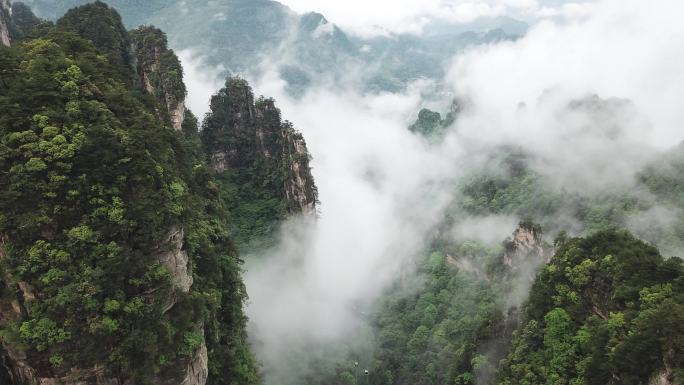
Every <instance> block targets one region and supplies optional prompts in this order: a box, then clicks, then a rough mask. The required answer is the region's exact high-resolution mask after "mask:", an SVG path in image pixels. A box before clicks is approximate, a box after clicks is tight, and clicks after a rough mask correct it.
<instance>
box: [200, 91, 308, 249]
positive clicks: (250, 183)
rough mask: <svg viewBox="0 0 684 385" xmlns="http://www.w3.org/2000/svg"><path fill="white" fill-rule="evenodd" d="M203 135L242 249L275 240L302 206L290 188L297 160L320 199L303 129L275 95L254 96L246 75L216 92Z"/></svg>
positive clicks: (231, 227)
mask: <svg viewBox="0 0 684 385" xmlns="http://www.w3.org/2000/svg"><path fill="white" fill-rule="evenodd" d="M200 137H201V141H202V145H203V148H204V152H205V153H206V154H207V155H208V157H209V162H210V163H211V164H212V166H213V168H214V169H215V170H217V171H218V172H217V174H218V175H217V177H218V179H219V180H220V181H221V184H222V198H223V201H224V203H225V205H226V207H227V209H228V212H229V215H230V223H231V224H230V230H231V235H232V237H233V239H234V240H235V242H236V244H237V246H238V248H239V249H241V250H250V251H253V250H255V249H260V248H265V247H268V246H270V245H272V244H273V242H274V238H275V237H274V235H275V234H274V231H275V229H276V228H277V227H278V225H279V222H280V221H282V220H284V219H285V218H286V217H287V215H288V214H289V213H293V212H297V210H298V209H299V208H298V207H297V206H296V205H295V202H293V201H292V200H291V199H288V198H287V191H286V185H287V183H288V181H289V180H291V179H292V178H294V176H293V173H294V171H293V169H294V167H293V166H292V164H293V162H298V163H299V167H298V169H299V173H300V174H302V175H304V176H303V178H304V179H305V183H306V186H305V187H304V189H305V190H306V191H305V193H306V194H307V199H308V200H309V201H311V202H315V201H316V199H317V191H316V186H315V185H314V184H313V177H312V176H311V173H310V170H309V158H308V153H304V154H302V153H301V152H299V150H300V148H305V144H304V141H303V138H302V137H301V134H299V133H297V132H296V131H295V130H294V128H293V127H292V125H291V124H290V123H289V122H287V121H285V122H283V121H282V119H281V116H280V110H278V109H277V108H276V107H275V102H274V101H273V99H266V98H263V97H261V98H258V99H257V100H254V96H253V94H252V89H251V87H250V86H249V84H248V83H247V81H245V80H244V79H240V78H229V79H227V80H226V86H225V88H222V89H221V90H219V91H218V93H217V94H216V95H214V96H213V97H212V99H211V112H210V113H209V114H207V116H206V118H205V119H204V122H203V124H202V131H201V134H200ZM295 141H296V142H297V143H295ZM298 145H301V147H299V146H298Z"/></svg>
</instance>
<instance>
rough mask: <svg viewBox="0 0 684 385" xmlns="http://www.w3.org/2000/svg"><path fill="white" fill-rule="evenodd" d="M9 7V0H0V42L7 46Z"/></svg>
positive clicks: (8, 38) (8, 44) (9, 41)
mask: <svg viewBox="0 0 684 385" xmlns="http://www.w3.org/2000/svg"><path fill="white" fill-rule="evenodd" d="M10 18H11V7H10V2H9V0H0V44H1V45H4V46H6V47H9V46H10V44H11V39H10V20H11V19H10Z"/></svg>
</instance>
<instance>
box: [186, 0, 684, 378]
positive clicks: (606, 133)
mask: <svg viewBox="0 0 684 385" xmlns="http://www.w3.org/2000/svg"><path fill="white" fill-rule="evenodd" d="M582 10H583V11H582V12H575V13H573V12H570V11H568V12H567V13H568V15H567V17H566V19H564V20H563V21H557V20H554V19H549V20H546V21H542V22H540V23H538V24H537V25H535V26H534V27H533V28H532V29H531V30H530V31H529V32H528V34H527V35H526V36H525V37H523V38H521V39H518V40H517V41H506V42H500V43H497V44H492V45H487V46H479V47H473V48H471V49H469V50H468V51H466V52H463V53H461V54H459V55H457V56H456V57H454V59H453V61H452V62H451V63H450V67H449V68H448V73H449V75H448V76H447V78H445V79H443V80H442V81H441V82H440V83H441V84H442V85H446V86H447V88H448V89H449V90H451V91H452V92H453V95H454V96H455V98H457V99H458V100H467V101H468V103H467V108H465V109H464V110H463V111H462V112H461V113H460V115H459V117H458V119H457V120H456V122H455V124H454V125H452V126H451V127H449V129H448V132H447V134H446V137H445V138H444V139H443V140H442V141H441V142H439V143H436V144H434V143H432V144H431V143H428V142H426V141H425V140H423V139H422V138H420V137H418V136H416V135H413V134H412V133H410V132H409V131H408V130H407V127H408V126H409V125H410V124H411V123H412V122H413V121H414V120H415V118H416V115H417V111H418V110H419V109H420V108H421V107H423V106H425V104H426V103H427V102H426V100H428V99H431V97H434V95H431V94H430V93H431V90H432V89H434V84H431V83H430V82H425V81H419V82H416V83H414V84H412V85H411V86H409V87H408V88H407V90H406V91H404V92H402V93H368V92H363V91H361V90H360V89H359V88H358V87H356V84H357V78H356V77H355V76H352V77H350V79H348V81H347V86H346V87H341V86H339V82H338V83H336V85H335V86H332V84H331V83H329V82H326V81H325V79H318V80H314V82H313V86H312V87H311V88H310V89H309V90H308V91H307V92H306V93H305V94H304V95H303V96H302V97H300V98H293V97H292V96H291V95H290V94H289V93H288V92H287V89H286V88H287V87H286V82H285V81H284V80H282V79H280V77H279V75H278V71H277V70H276V69H275V66H270V65H269V63H273V62H277V60H275V59H273V60H270V59H269V60H266V61H265V62H264V64H263V65H262V66H263V67H264V71H260V73H261V75H262V76H261V77H259V78H256V79H249V80H250V81H251V82H252V84H253V86H254V88H255V91H256V93H257V94H264V95H267V96H271V97H274V98H275V99H276V101H277V105H278V107H279V108H280V109H281V110H282V112H283V116H284V118H286V119H288V120H290V121H292V122H293V123H294V125H295V127H296V128H297V129H299V130H300V131H301V132H302V133H303V135H304V137H305V138H306V141H307V145H308V148H309V150H310V152H311V154H312V156H313V161H312V166H313V174H314V177H315V180H316V184H317V186H318V190H319V194H320V200H321V205H320V208H319V211H320V215H319V218H318V219H317V220H307V219H305V218H293V219H292V220H290V221H289V222H288V223H286V224H284V225H283V227H282V229H281V232H280V236H279V242H278V244H277V246H276V247H275V248H274V249H272V250H268V251H267V252H265V253H263V255H258V256H253V257H250V258H248V262H247V264H246V266H245V269H246V273H245V281H246V284H247V288H248V292H249V295H250V300H249V304H248V308H247V312H248V315H249V318H250V335H251V338H252V339H253V344H254V348H255V351H256V353H257V356H258V359H259V360H260V362H262V364H263V369H264V373H265V376H266V383H267V384H274V383H277V382H279V381H281V380H283V379H287V381H290V380H291V381H296V380H297V379H298V378H302V377H304V376H306V373H305V369H303V368H305V367H307V364H306V362H314V361H315V360H316V359H317V358H319V357H320V356H321V354H325V353H324V351H325V350H326V349H325V348H324V347H326V346H327V347H329V348H328V350H331V351H335V349H337V348H339V347H342V346H344V347H345V348H346V349H348V350H352V351H357V352H360V351H364V352H366V353H367V354H370V353H368V352H370V351H372V342H371V341H372V330H371V328H370V325H369V324H368V315H369V314H370V312H371V311H372V307H373V305H374V304H375V303H376V301H377V300H378V299H379V298H380V297H381V295H382V293H383V291H384V290H386V289H387V288H388V287H390V285H391V284H392V283H394V282H396V281H397V279H398V278H400V277H404V276H407V275H411V274H412V271H413V266H414V261H415V260H416V258H417V257H418V256H419V255H420V254H421V253H424V252H425V251H426V248H427V247H428V244H429V241H430V240H431V238H432V237H433V236H434V235H435V231H436V228H437V227H438V226H439V225H440V223H441V222H442V220H443V215H444V211H445V209H446V208H447V207H448V206H449V205H453V204H454V201H455V200H458V199H460V198H459V196H458V194H456V192H455V186H457V185H458V183H459V182H460V181H461V180H462V178H463V177H465V176H466V175H468V173H469V172H470V171H472V170H477V169H481V168H483V167H487V165H488V164H489V162H490V159H491V158H492V156H493V155H496V153H497V152H499V151H501V148H502V147H503V146H512V147H515V148H519V149H521V150H522V151H523V152H525V153H526V154H528V155H529V158H530V159H531V161H530V167H532V168H533V169H534V170H535V171H536V172H538V173H539V174H540V175H542V176H543V177H544V178H545V180H546V181H547V182H548V183H549V184H551V185H553V186H554V188H557V189H559V190H562V191H569V192H573V193H580V194H585V195H586V196H593V195H597V194H601V193H604V192H606V191H610V190H616V189H630V188H633V186H634V185H635V174H636V173H637V172H639V171H640V170H641V169H642V168H643V167H644V165H646V164H647V163H648V162H650V161H652V160H653V159H654V158H655V157H656V156H657V155H658V154H660V153H661V152H662V151H663V150H665V149H667V148H670V147H673V146H675V145H677V144H678V143H679V142H680V141H681V140H682V139H683V138H684V131H682V129H681V123H680V122H682V121H684V109H682V108H681V106H680V105H681V101H682V100H684V74H682V71H681V63H684V30H683V29H681V28H677V26H678V25H679V23H680V22H681V21H680V19H681V15H682V14H684V3H681V2H679V1H675V0H668V1H663V2H659V3H658V5H657V6H653V4H647V3H645V2H642V1H636V0H627V1H625V0H619V1H618V0H605V1H599V2H595V3H591V5H586V6H584V7H583V8H582ZM538 11H539V12H542V11H541V10H538ZM547 12H549V13H551V11H548V10H547ZM180 56H181V58H182V60H183V64H184V67H185V69H186V82H187V83H188V87H189V99H190V106H191V108H192V109H193V110H195V112H198V113H199V115H200V116H201V115H203V113H204V112H206V110H207V109H206V107H203V106H206V105H207V100H208V95H209V94H210V93H211V92H215V90H216V89H218V87H219V85H220V84H221V82H220V81H217V79H218V74H219V73H221V69H220V68H213V69H212V68H206V67H202V64H201V63H202V61H201V58H200V57H198V56H196V55H193V53H192V52H190V51H184V52H181V53H180ZM270 67H272V68H270ZM357 70H358V68H353V69H350V71H349V73H352V74H356V73H357ZM626 79H628V80H627V81H626ZM208 90H212V91H211V92H209V93H207V91H208ZM444 102H445V103H444V105H448V103H449V102H450V100H445V101H444ZM665 212H666V209H663V208H660V207H656V208H649V209H648V210H647V211H646V212H643V213H636V214H634V216H633V217H631V218H630V219H629V223H628V224H627V225H628V227H629V228H631V229H632V230H634V231H636V232H637V233H639V232H641V233H642V234H645V233H646V232H647V231H648V230H649V227H651V226H653V225H654V223H655V224H656V225H658V226H666V225H667V224H669V223H672V222H673V221H674V220H675V219H674V216H673V214H672V213H670V214H668V215H665V216H663V213H665ZM519 220H520V218H517V217H515V216H510V215H506V216H493V217H478V216H472V215H469V214H467V213H465V212H463V213H460V215H458V216H457V217H456V222H457V223H456V224H455V225H454V226H453V228H452V229H451V231H450V232H449V236H450V237H451V238H452V241H454V242H458V241H464V240H469V239H474V240H480V241H483V242H486V243H493V244H495V243H499V242H501V241H502V240H503V238H505V236H506V235H509V234H511V232H512V231H513V230H514V228H515V225H516V224H517V222H518V221H519ZM556 221H557V224H558V227H559V228H565V229H567V230H569V231H570V232H571V233H575V234H576V233H580V232H581V231H582V230H583V229H582V228H581V225H579V224H577V223H573V220H572V218H571V215H570V214H567V215H565V214H564V213H560V214H559V216H558V218H556ZM526 284H527V283H526ZM521 285H522V284H521ZM515 292H516V293H518V292H519V291H515ZM516 295H517V294H516ZM520 301H521V300H519V299H516V302H520ZM338 353H339V352H338ZM331 354H335V353H331ZM339 359H340V360H345V359H349V357H346V356H345V354H343V353H340V354H339ZM307 360H309V361H307ZM293 361H298V363H293ZM369 364H370V363H369V362H362V365H369ZM287 381H285V382H287Z"/></svg>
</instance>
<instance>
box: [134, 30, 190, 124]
mask: <svg viewBox="0 0 684 385" xmlns="http://www.w3.org/2000/svg"><path fill="white" fill-rule="evenodd" d="M131 40H132V43H131V44H132V47H131V50H132V51H133V55H132V56H133V64H134V67H135V69H136V72H137V74H138V78H139V79H138V80H139V82H140V84H141V86H142V88H143V89H144V90H145V91H146V92H147V93H149V94H150V95H153V96H154V97H155V99H156V100H157V103H158V107H157V113H158V114H159V115H161V116H164V115H166V116H168V119H169V121H170V123H171V126H172V127H173V128H174V129H175V130H180V129H181V128H182V126H183V121H184V120H185V113H186V108H185V97H186V93H187V90H186V88H185V84H184V83H183V68H182V66H181V64H180V61H179V60H178V57H177V56H176V54H175V53H174V52H173V50H171V49H169V48H168V42H167V39H166V34H164V32H162V31H161V30H160V29H157V28H155V27H140V28H138V29H136V30H135V31H133V32H132V33H131Z"/></svg>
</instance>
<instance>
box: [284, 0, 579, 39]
mask: <svg viewBox="0 0 684 385" xmlns="http://www.w3.org/2000/svg"><path fill="white" fill-rule="evenodd" d="M280 1H281V2H282V3H284V4H286V5H288V6H289V7H291V8H292V9H294V10H295V11H298V12H309V11H316V12H320V13H322V14H324V15H325V16H326V17H327V18H328V20H330V21H332V22H334V23H336V24H339V25H341V26H343V27H345V28H346V29H348V30H350V31H351V32H356V33H358V34H364V35H368V34H377V33H383V32H409V33H419V32H420V31H421V29H422V27H423V26H424V25H425V23H426V22H427V21H428V20H431V19H433V20H434V19H437V20H446V21H451V22H458V23H468V22H471V21H473V20H475V19H477V18H478V17H483V16H484V17H496V16H510V17H514V18H517V19H523V20H526V21H534V20H537V19H539V18H544V17H552V16H562V15H572V16H576V15H577V14H578V13H586V11H587V8H588V7H590V0H280Z"/></svg>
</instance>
